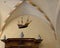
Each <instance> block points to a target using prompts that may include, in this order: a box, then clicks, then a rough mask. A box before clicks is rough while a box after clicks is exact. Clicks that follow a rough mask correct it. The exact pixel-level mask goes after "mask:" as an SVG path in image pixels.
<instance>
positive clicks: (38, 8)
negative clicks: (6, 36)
mask: <svg viewBox="0 0 60 48" xmlns="http://www.w3.org/2000/svg"><path fill="white" fill-rule="evenodd" d="M24 1H25V0H24ZM24 1H23V2H22V3H24ZM28 2H29V3H30V4H31V5H32V6H34V7H36V9H37V10H38V11H40V12H41V13H43V14H44V16H45V18H46V19H47V20H48V21H49V23H50V27H51V29H52V30H53V31H54V36H55V39H57V37H56V33H55V28H54V26H53V24H52V22H51V20H50V18H49V17H48V16H47V15H46V13H45V12H44V11H43V10H42V9H41V8H40V7H38V6H37V5H36V4H34V3H33V2H31V1H28ZM22 3H21V4H22ZM19 5H20V4H19ZM19 5H18V6H19ZM18 6H17V7H18ZM14 11H15V10H13V11H12V12H14ZM12 12H11V14H12ZM9 18H10V17H8V19H9ZM7 24H8V23H6V24H5V25H4V27H3V28H2V31H3V30H4V29H5V27H6V26H7ZM2 34H3V32H2V33H1V35H2Z"/></svg>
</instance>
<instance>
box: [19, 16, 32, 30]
mask: <svg viewBox="0 0 60 48" xmlns="http://www.w3.org/2000/svg"><path fill="white" fill-rule="evenodd" d="M30 23H31V20H30V21H29V18H27V21H26V23H25V24H23V17H21V24H19V23H18V28H19V29H20V28H26V27H28V25H29V24H30Z"/></svg>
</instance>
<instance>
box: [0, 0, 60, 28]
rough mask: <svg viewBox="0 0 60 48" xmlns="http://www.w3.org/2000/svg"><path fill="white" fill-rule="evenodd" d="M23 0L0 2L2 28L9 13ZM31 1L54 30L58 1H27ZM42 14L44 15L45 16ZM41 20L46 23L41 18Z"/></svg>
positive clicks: (0, 0)
mask: <svg viewBox="0 0 60 48" xmlns="http://www.w3.org/2000/svg"><path fill="white" fill-rule="evenodd" d="M22 1H23V0H0V16H1V23H2V26H3V25H4V24H5V21H6V20H7V19H8V17H9V16H11V12H12V11H13V10H15V9H16V8H17V7H16V6H17V5H19V4H20V3H21V2H22ZM27 1H31V2H32V3H33V4H35V5H36V6H37V7H39V8H40V9H41V10H43V11H44V13H45V14H46V15H47V17H48V18H49V19H48V20H50V21H51V23H52V24H53V26H54V28H56V21H57V15H58V10H59V3H60V1H59V0H27ZM45 14H44V15H45ZM41 18H42V19H43V20H45V21H46V22H47V23H48V21H47V20H46V19H45V18H44V17H43V16H41Z"/></svg>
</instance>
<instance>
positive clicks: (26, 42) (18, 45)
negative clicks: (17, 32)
mask: <svg viewBox="0 0 60 48" xmlns="http://www.w3.org/2000/svg"><path fill="white" fill-rule="evenodd" d="M2 41H3V42H4V43H5V48H39V47H38V46H39V44H40V43H41V41H42V39H34V38H8V39H7V40H2Z"/></svg>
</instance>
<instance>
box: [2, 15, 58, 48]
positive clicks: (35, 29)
mask: <svg viewBox="0 0 60 48" xmlns="http://www.w3.org/2000/svg"><path fill="white" fill-rule="evenodd" d="M26 17H27V16H25V17H24V22H25V21H26ZM30 19H31V20H32V22H31V23H30V24H29V26H28V27H27V28H25V29H18V26H17V23H18V20H21V18H20V17H18V18H15V19H14V20H12V21H11V22H10V23H9V24H8V25H7V26H6V28H5V30H4V31H3V32H4V33H3V35H2V37H1V39H3V38H4V35H6V37H7V38H20V33H21V32H22V31H23V33H24V38H36V39H37V37H38V34H40V36H41V38H42V39H43V41H42V43H41V45H40V48H56V46H57V45H58V44H56V40H55V38H54V34H53V31H52V29H51V28H50V27H49V25H48V24H46V23H45V22H43V21H42V20H41V19H40V18H38V17H35V16H30ZM2 45H3V44H2V43H1V46H2ZM3 46H4V45H3Z"/></svg>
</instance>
